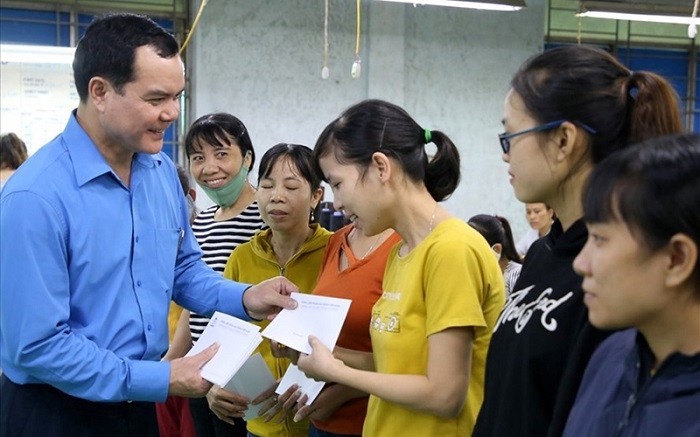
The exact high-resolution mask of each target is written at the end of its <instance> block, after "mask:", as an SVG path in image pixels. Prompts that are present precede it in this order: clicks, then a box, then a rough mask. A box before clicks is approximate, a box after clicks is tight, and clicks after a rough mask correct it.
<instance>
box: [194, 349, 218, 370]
mask: <svg viewBox="0 0 700 437" xmlns="http://www.w3.org/2000/svg"><path fill="white" fill-rule="evenodd" d="M218 351H219V343H212V344H211V346H209V347H208V348H206V349H204V350H203V351H202V352H200V353H198V354H197V355H193V356H192V358H194V362H195V363H197V364H198V367H197V368H198V369H201V368H202V366H204V365H205V364H207V362H209V360H211V359H212V358H214V355H216V353H217V352H218Z"/></svg>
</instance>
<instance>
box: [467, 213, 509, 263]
mask: <svg viewBox="0 0 700 437" xmlns="http://www.w3.org/2000/svg"><path fill="white" fill-rule="evenodd" d="M467 223H468V224H469V226H471V227H472V228H474V229H476V230H477V231H478V232H479V233H480V234H481V235H482V236H483V237H484V238H485V239H486V241H487V242H488V243H489V245H491V246H493V245H494V244H496V243H500V244H501V246H502V247H503V251H502V253H503V255H504V256H505V258H506V259H507V260H508V261H513V262H516V263H520V255H518V252H517V251H516V250H515V242H514V241H513V232H512V231H511V229H510V223H508V220H506V218H505V217H501V216H498V215H488V214H477V215H475V216H474V217H472V218H470V219H469V220H468V221H467Z"/></svg>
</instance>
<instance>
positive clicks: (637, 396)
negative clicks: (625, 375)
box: [615, 358, 668, 436]
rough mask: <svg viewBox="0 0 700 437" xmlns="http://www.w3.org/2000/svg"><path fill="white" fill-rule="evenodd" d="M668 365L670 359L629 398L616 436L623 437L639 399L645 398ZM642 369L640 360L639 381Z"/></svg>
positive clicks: (637, 365) (638, 362)
mask: <svg viewBox="0 0 700 437" xmlns="http://www.w3.org/2000/svg"><path fill="white" fill-rule="evenodd" d="M667 363H668V358H667V359H666V360H664V362H663V363H661V366H659V367H658V368H657V369H656V372H654V374H653V375H651V376H650V377H649V379H648V380H647V381H646V383H645V384H644V385H643V386H642V387H641V388H640V389H639V390H637V391H636V392H634V393H632V394H631V395H630V396H629V398H627V404H626V406H625V415H624V416H623V417H622V420H621V421H620V423H619V424H618V425H617V430H616V432H615V435H616V436H621V435H622V433H623V432H624V430H625V428H627V425H629V423H630V417H631V416H632V411H633V410H634V407H636V406H637V403H638V401H639V399H641V398H642V397H643V396H644V394H645V393H646V392H647V390H648V389H649V386H650V385H651V384H652V383H653V382H654V380H655V379H657V378H658V376H659V374H660V373H661V371H662V370H663V369H664V368H665V367H666V365H667ZM641 367H642V364H641V359H640V358H638V359H637V364H636V368H637V375H638V378H639V379H641V374H640V372H641ZM637 386H638V387H639V384H637Z"/></svg>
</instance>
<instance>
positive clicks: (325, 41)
mask: <svg viewBox="0 0 700 437" xmlns="http://www.w3.org/2000/svg"><path fill="white" fill-rule="evenodd" d="M328 1H329V0H326V7H325V15H324V17H323V68H322V69H321V79H328V78H329V77H330V75H331V72H330V70H329V69H328Z"/></svg>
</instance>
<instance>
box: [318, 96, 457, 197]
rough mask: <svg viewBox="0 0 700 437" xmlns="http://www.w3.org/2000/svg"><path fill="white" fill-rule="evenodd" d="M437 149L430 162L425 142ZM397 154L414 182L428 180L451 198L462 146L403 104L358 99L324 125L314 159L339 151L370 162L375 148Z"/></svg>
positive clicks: (341, 157) (362, 163)
mask: <svg viewBox="0 0 700 437" xmlns="http://www.w3.org/2000/svg"><path fill="white" fill-rule="evenodd" d="M430 142H432V143H435V145H436V146H437V153H436V154H435V157H434V158H433V159H432V160H430V162H428V155H427V153H426V151H425V144H427V143H430ZM375 152H382V153H384V154H386V155H387V156H388V157H390V158H393V159H395V160H396V161H398V162H399V164H400V165H401V166H402V167H403V170H404V172H405V173H406V175H407V176H408V177H409V178H410V179H411V180H412V181H414V182H423V183H424V184H425V187H426V188H427V189H428V192H429V193H430V195H431V196H432V197H433V199H435V200H436V201H442V200H444V199H446V198H447V197H448V196H449V195H450V194H452V193H453V192H454V190H455V189H456V188H457V185H458V184H459V178H460V167H459V152H458V151H457V147H455V145H454V144H453V143H452V141H451V140H450V138H449V137H448V136H447V135H445V134H444V133H442V132H440V131H436V130H433V131H430V130H426V129H423V128H422V127H420V126H419V125H418V123H416V122H415V121H414V120H413V118H411V116H410V115H409V114H408V113H407V112H406V111H405V110H403V109H402V108H400V107H398V106H396V105H394V104H391V103H389V102H385V101H382V100H365V101H363V102H360V103H357V104H355V105H353V106H351V107H350V108H348V109H347V110H346V111H345V112H343V113H342V114H341V115H340V117H338V118H337V119H336V120H334V121H333V122H331V124H329V125H328V126H326V128H325V129H324V130H323V132H322V133H321V135H320V136H319V138H318V140H317V141H316V146H315V147H314V164H315V166H316V168H317V171H318V173H319V174H321V175H322V174H323V173H322V172H321V170H320V167H319V164H318V162H319V159H320V158H322V157H324V156H326V155H328V154H330V153H333V154H334V156H335V158H336V159H337V160H338V162H341V163H345V164H355V165H357V166H359V167H363V168H366V167H367V166H368V165H369V164H370V162H371V161H372V154H374V153H375Z"/></svg>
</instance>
